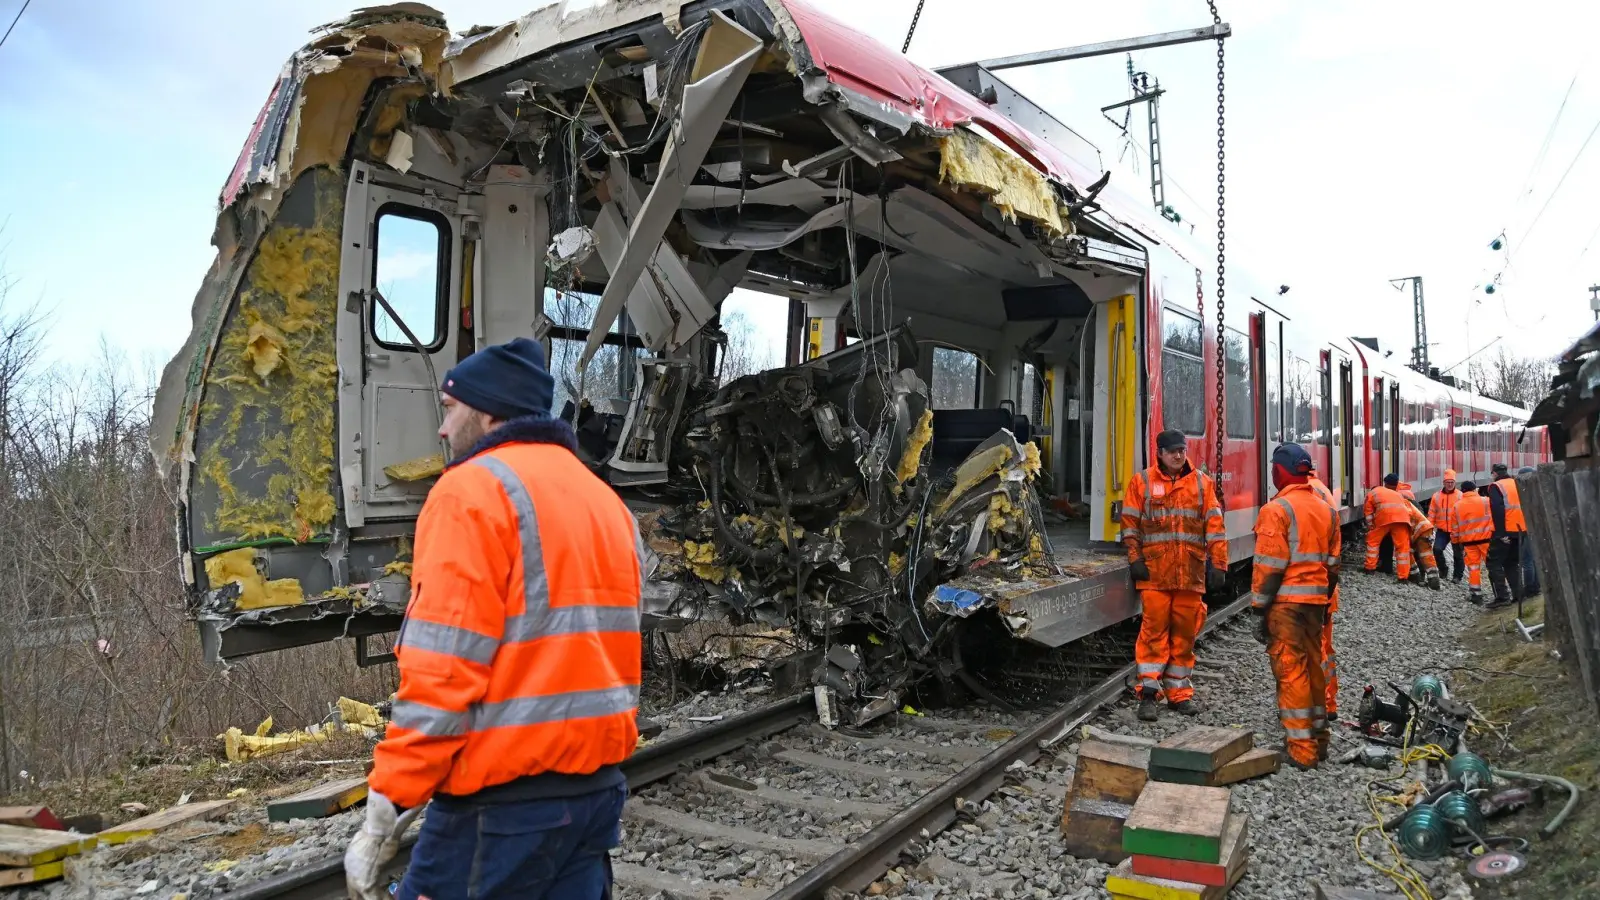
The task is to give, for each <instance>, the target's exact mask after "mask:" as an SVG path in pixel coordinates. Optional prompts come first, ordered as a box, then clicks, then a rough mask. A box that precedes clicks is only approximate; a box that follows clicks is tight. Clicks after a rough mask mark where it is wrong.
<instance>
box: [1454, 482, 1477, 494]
mask: <svg viewBox="0 0 1600 900" xmlns="http://www.w3.org/2000/svg"><path fill="white" fill-rule="evenodd" d="M1457 487H1459V488H1461V489H1462V490H1463V491H1466V492H1467V493H1469V494H1471V493H1473V492H1475V491H1477V490H1478V486H1477V485H1476V484H1473V483H1472V482H1470V481H1463V482H1461V484H1459V485H1457Z"/></svg>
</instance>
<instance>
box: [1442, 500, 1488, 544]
mask: <svg viewBox="0 0 1600 900" xmlns="http://www.w3.org/2000/svg"><path fill="white" fill-rule="evenodd" d="M1455 516H1456V518H1455V526H1456V527H1455V530H1454V531H1452V532H1450V539H1451V541H1452V542H1453V543H1457V544H1463V545H1465V544H1486V543H1488V542H1489V541H1490V540H1492V539H1493V538H1494V517H1493V516H1492V515H1491V514H1490V510H1489V498H1488V497H1485V496H1483V495H1482V494H1479V493H1477V492H1476V491H1474V492H1472V493H1470V494H1467V493H1463V494H1462V495H1461V501H1460V502H1459V503H1457V504H1456V509H1455Z"/></svg>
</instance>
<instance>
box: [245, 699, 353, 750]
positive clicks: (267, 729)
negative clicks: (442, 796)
mask: <svg viewBox="0 0 1600 900" xmlns="http://www.w3.org/2000/svg"><path fill="white" fill-rule="evenodd" d="M332 718H333V719H334V721H328V722H318V723H315V724H312V725H309V726H307V727H305V728H297V729H295V730H293V731H288V732H282V733H279V734H273V733H272V725H273V721H272V717H271V716H267V718H266V719H264V720H263V721H262V722H261V724H259V725H257V726H256V730H255V732H254V733H253V734H245V733H244V731H243V730H241V729H240V728H238V727H237V726H235V727H233V728H229V729H228V730H227V731H225V732H223V733H222V734H219V735H217V739H218V740H220V741H222V744H223V749H224V752H225V753H226V754H227V757H228V761H229V762H244V761H246V760H250V759H256V758H258V757H262V756H272V755H273V754H277V753H287V752H288V751H290V750H296V749H299V748H300V747H304V746H306V745H308V744H316V743H322V742H325V741H327V740H328V739H329V738H330V737H332V736H333V735H335V734H338V733H341V732H343V733H345V734H357V735H362V736H365V737H368V738H373V739H377V738H380V737H382V736H383V734H382V732H383V727H384V718H383V714H382V713H381V712H380V711H379V710H378V708H377V707H375V706H372V705H370V704H366V703H362V702H360V701H359V700H351V699H350V698H348V697H340V698H339V702H338V705H337V711H336V713H335V714H334V715H333V716H332Z"/></svg>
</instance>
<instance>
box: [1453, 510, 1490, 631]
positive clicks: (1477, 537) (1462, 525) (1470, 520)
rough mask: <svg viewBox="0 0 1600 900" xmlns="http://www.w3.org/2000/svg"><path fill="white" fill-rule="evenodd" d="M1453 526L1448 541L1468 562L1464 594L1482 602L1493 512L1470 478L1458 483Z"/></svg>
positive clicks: (1475, 601) (1470, 598) (1473, 600)
mask: <svg viewBox="0 0 1600 900" xmlns="http://www.w3.org/2000/svg"><path fill="white" fill-rule="evenodd" d="M1453 524H1454V525H1455V530H1454V531H1452V532H1451V533H1450V541H1451V543H1453V544H1455V545H1456V546H1457V547H1459V548H1461V551H1462V554H1463V556H1464V558H1465V559H1466V564H1467V592H1468V593H1467V598H1468V599H1469V600H1471V601H1472V602H1473V603H1482V602H1483V563H1484V560H1485V559H1487V558H1488V556H1489V544H1490V542H1491V541H1493V540H1494V516H1493V514H1492V511H1491V510H1490V508H1489V498H1488V497H1485V496H1483V495H1482V494H1480V493H1479V492H1478V486H1477V485H1476V484H1473V483H1472V482H1470V481H1463V482H1462V483H1461V499H1460V500H1458V501H1457V502H1456V508H1455V521H1454V523H1453Z"/></svg>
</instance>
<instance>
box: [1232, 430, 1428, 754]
mask: <svg viewBox="0 0 1600 900" xmlns="http://www.w3.org/2000/svg"><path fill="white" fill-rule="evenodd" d="M1310 473H1311V456H1310V455H1309V454H1307V453H1306V451H1305V448H1304V447H1301V446H1300V445H1299V444H1279V445H1278V448H1277V449H1276V450H1274V451H1273V453H1272V484H1273V486H1274V487H1276V488H1277V489H1278V493H1277V496H1275V497H1274V498H1273V499H1272V500H1271V501H1270V502H1268V503H1267V504H1266V505H1264V506H1262V507H1261V512H1260V513H1259V514H1258V515H1257V517H1256V528H1255V533H1256V547H1255V563H1254V565H1255V569H1254V572H1253V573H1252V575H1251V591H1252V593H1251V606H1252V608H1253V609H1254V610H1255V612H1256V614H1257V616H1258V617H1259V618H1258V619H1257V624H1256V640H1258V641H1260V642H1261V643H1263V644H1265V645H1266V646H1267V654H1268V655H1269V657H1270V658H1271V660H1272V674H1273V675H1274V676H1276V678H1277V680H1278V717H1279V719H1280V720H1281V721H1282V722H1283V729H1284V734H1285V738H1284V744H1285V750H1286V751H1287V753H1288V756H1289V761H1290V763H1292V764H1293V765H1294V766H1296V767H1297V768H1302V769H1309V768H1314V767H1315V766H1316V764H1317V762H1318V761H1319V760H1321V759H1326V758H1327V755H1328V741H1329V739H1330V733H1329V729H1328V714H1327V708H1326V706H1325V703H1326V697H1327V685H1326V683H1325V680H1324V677H1323V670H1322V632H1323V627H1324V625H1325V624H1326V622H1327V618H1328V606H1329V604H1330V602H1331V601H1332V597H1333V591H1334V589H1335V588H1337V587H1338V585H1339V553H1340V550H1341V549H1342V545H1341V541H1340V535H1339V516H1338V514H1337V513H1336V512H1334V511H1333V510H1332V509H1331V508H1329V506H1328V504H1327V503H1325V502H1323V501H1322V500H1321V499H1320V498H1318V497H1317V495H1316V494H1315V493H1314V492H1313V491H1312V489H1311V486H1310V484H1309V481H1310ZM1396 546H1397V547H1398V546H1402V545H1401V544H1398V543H1397V544H1396Z"/></svg>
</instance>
